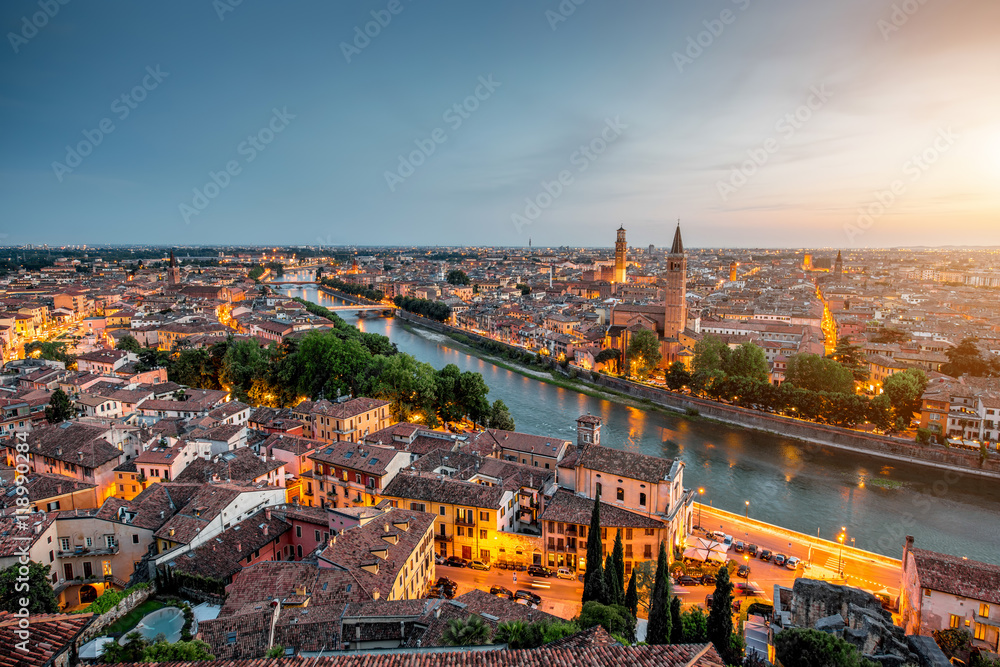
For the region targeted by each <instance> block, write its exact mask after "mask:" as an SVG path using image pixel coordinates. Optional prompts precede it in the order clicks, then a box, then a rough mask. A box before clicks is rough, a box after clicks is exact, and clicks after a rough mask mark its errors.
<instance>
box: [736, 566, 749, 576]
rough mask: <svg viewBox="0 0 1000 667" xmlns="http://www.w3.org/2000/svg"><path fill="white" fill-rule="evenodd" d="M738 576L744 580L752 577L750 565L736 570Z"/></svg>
mask: <svg viewBox="0 0 1000 667" xmlns="http://www.w3.org/2000/svg"><path fill="white" fill-rule="evenodd" d="M736 576H737V577H742V578H744V579H746V578H747V577H749V576H750V566H749V565H740V567H739V569H738V570H736Z"/></svg>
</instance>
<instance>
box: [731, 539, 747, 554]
mask: <svg viewBox="0 0 1000 667" xmlns="http://www.w3.org/2000/svg"><path fill="white" fill-rule="evenodd" d="M733 548H734V549H736V553H743V551H744V550H745V549H746V545H745V544H743V541H742V540H739V541H737V542H736V544H734V545H733Z"/></svg>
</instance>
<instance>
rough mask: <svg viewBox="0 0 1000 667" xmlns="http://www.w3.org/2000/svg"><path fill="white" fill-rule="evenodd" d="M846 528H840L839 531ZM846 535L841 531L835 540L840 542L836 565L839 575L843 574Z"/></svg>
mask: <svg viewBox="0 0 1000 667" xmlns="http://www.w3.org/2000/svg"><path fill="white" fill-rule="evenodd" d="M843 530H846V528H841V531H843ZM845 537H847V535H846V534H845V533H843V532H841V533H840V535H837V541H838V542H840V562H839V565H838V568H839V572H840V576H844V538H845Z"/></svg>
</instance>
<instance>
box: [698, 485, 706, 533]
mask: <svg viewBox="0 0 1000 667" xmlns="http://www.w3.org/2000/svg"><path fill="white" fill-rule="evenodd" d="M704 495H705V487H700V488H699V489H698V528H701V507H702V505H704V504H705V501H704V500H702V499H701V498H702V496H704Z"/></svg>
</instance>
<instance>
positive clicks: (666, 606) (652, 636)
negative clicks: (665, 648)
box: [646, 542, 673, 644]
mask: <svg viewBox="0 0 1000 667" xmlns="http://www.w3.org/2000/svg"><path fill="white" fill-rule="evenodd" d="M670 613H671V609H670V558H669V556H668V555H667V548H666V545H665V544H664V543H663V542H660V553H659V556H658V557H657V559H656V583H655V584H654V585H653V595H652V598H651V600H650V604H649V624H648V625H647V626H646V642H647V643H649V644H669V643H670V637H671V635H672V634H673V619H672V618H671V616H670Z"/></svg>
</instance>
